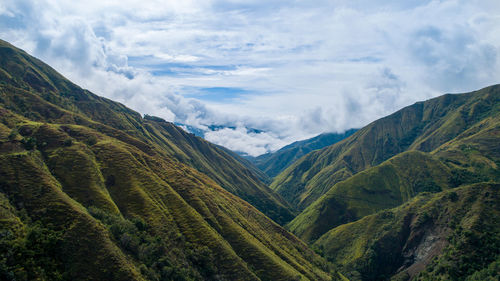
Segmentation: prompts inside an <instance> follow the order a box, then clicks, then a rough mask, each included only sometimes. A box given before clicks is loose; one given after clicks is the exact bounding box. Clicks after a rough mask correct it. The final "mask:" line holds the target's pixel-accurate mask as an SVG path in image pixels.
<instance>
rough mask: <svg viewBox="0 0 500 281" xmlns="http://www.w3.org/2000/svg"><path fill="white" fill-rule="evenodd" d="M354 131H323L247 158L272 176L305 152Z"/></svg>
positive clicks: (323, 145) (330, 143)
mask: <svg viewBox="0 0 500 281" xmlns="http://www.w3.org/2000/svg"><path fill="white" fill-rule="evenodd" d="M354 132H356V129H350V130H347V131H345V132H343V133H324V134H321V135H319V136H316V137H314V138H310V139H306V140H302V141H296V142H294V143H291V144H289V145H287V146H285V147H283V148H281V149H279V150H278V151H275V152H272V153H267V154H263V155H260V156H257V157H248V159H249V160H250V161H251V162H252V163H254V164H255V166H257V167H258V168H259V169H261V170H262V171H263V172H264V173H266V174H267V175H268V176H269V177H271V178H273V177H275V176H276V175H278V174H279V173H281V172H282V171H283V170H285V169H286V168H288V167H289V166H290V165H292V164H293V163H294V162H295V161H297V160H298V159H300V158H301V157H302V156H304V155H306V154H307V153H309V152H311V151H313V150H317V149H321V148H323V147H326V146H329V145H332V144H334V143H336V142H339V141H341V140H343V139H345V138H347V137H349V136H350V135H352V134H354Z"/></svg>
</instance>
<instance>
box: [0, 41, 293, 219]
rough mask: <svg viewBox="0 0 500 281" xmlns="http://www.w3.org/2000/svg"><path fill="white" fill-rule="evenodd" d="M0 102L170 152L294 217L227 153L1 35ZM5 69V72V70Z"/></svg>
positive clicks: (269, 210)
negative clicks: (96, 89) (82, 83)
mask: <svg viewBox="0 0 500 281" xmlns="http://www.w3.org/2000/svg"><path fill="white" fill-rule="evenodd" d="M0 69H1V70H2V73H5V75H1V74H0V86H1V87H0V102H1V103H2V104H3V105H4V107H5V108H7V109H10V110H12V111H13V112H16V113H19V114H20V115H22V116H24V117H26V118H28V119H29V120H33V121H38V122H50V123H61V124H78V125H83V126H87V127H91V128H93V129H96V130H98V131H100V132H102V133H104V134H107V135H110V136H113V137H115V138H117V139H120V140H122V141H125V142H127V143H130V144H133V145H134V146H136V147H140V149H142V150H143V151H146V150H149V151H151V152H152V151H154V152H155V153H159V154H163V155H165V156H168V157H174V158H176V159H177V160H179V161H181V162H182V163H184V164H186V165H189V166H191V167H193V168H195V169H196V170H198V171H200V172H202V173H204V174H206V175H208V176H209V177H211V178H212V179H213V180H215V181H216V182H217V183H218V184H219V185H220V186H222V187H223V188H225V189H226V190H228V191H229V192H231V193H233V194H235V195H237V196H239V197H241V198H243V199H244V200H246V201H248V202H250V203H251V204H252V205H254V206H256V207H257V208H258V209H259V210H260V211H262V212H264V213H265V214H266V215H268V216H269V217H271V218H272V219H274V220H275V221H277V222H278V223H280V224H283V223H286V222H288V221H290V220H291V219H292V218H293V212H292V211H291V210H290V207H289V205H288V203H287V202H286V201H284V200H283V199H282V198H281V197H280V196H279V195H277V194H276V193H274V192H272V191H271V190H270V189H269V188H268V187H267V185H266V184H264V183H263V182H262V181H261V180H260V179H259V178H261V177H260V175H258V174H257V173H256V172H255V171H252V170H251V169H248V168H247V167H245V166H244V165H243V164H242V163H240V162H239V161H237V160H236V159H235V158H234V157H233V156H232V155H231V154H230V153H227V152H226V151H225V150H223V149H221V148H219V147H217V146H216V145H213V144H211V143H208V142H206V141H204V140H203V139H201V138H199V137H196V136H194V135H192V134H189V133H186V132H185V131H183V130H182V129H181V128H179V127H177V126H175V125H173V124H172V123H169V122H165V121H163V120H162V119H160V118H152V117H149V118H142V117H141V116H140V114H139V113H137V112H135V111H133V110H131V109H129V108H127V107H125V106H124V105H122V104H120V103H117V102H114V101H111V100H109V99H106V98H102V97H99V96H97V95H94V94H93V93H90V92H89V91H86V90H83V89H81V88H80V87H78V86H77V85H75V84H73V83H71V82H70V81H68V80H67V79H65V78H64V77H62V76H61V75H60V74H59V73H57V72H56V71H55V70H54V69H52V68H51V67H50V66H48V65H46V64H44V63H43V62H41V61H39V60H38V59H36V58H33V57H31V56H30V55H28V54H26V53H25V52H23V51H22V50H19V49H16V48H15V47H13V46H12V45H10V44H8V43H7V42H4V41H0ZM7 74H8V75H7Z"/></svg>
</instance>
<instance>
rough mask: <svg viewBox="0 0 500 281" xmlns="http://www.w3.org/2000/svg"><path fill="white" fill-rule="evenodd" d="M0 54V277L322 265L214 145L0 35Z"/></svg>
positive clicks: (107, 276) (314, 274)
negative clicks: (101, 92)
mask: <svg viewBox="0 0 500 281" xmlns="http://www.w3.org/2000/svg"><path fill="white" fill-rule="evenodd" d="M0 68H1V71H0V72H1V73H0V204H1V207H2V208H1V209H0V226H1V229H0V233H2V236H1V237H2V239H1V240H0V247H2V249H4V248H9V249H11V250H12V251H5V252H4V251H2V253H1V254H0V255H1V256H0V274H2V275H1V279H7V280H32V279H40V280H49V279H50V280H330V279H331V278H330V276H329V273H327V272H328V268H327V266H326V264H325V262H324V260H323V259H321V258H320V257H319V256H318V255H317V254H315V253H314V252H313V251H311V250H310V249H309V248H308V247H307V245H306V244H304V243H303V242H302V241H300V240H299V239H298V238H296V237H295V236H293V235H292V234H290V233H288V232H287V231H286V230H284V229H283V228H282V227H281V226H279V225H278V224H277V223H275V222H274V221H273V220H271V219H269V218H268V217H266V216H265V215H264V214H263V213H262V212H261V211H259V210H258V209H256V208H255V207H254V206H252V205H250V204H249V203H248V202H250V203H252V204H255V205H256V206H257V207H258V208H259V209H260V210H262V211H264V212H266V213H267V214H269V216H271V217H273V218H274V219H275V220H276V221H280V222H286V221H287V220H289V219H290V218H291V217H292V214H291V212H290V211H289V209H288V207H287V203H286V202H284V201H283V200H282V199H281V198H280V197H279V196H276V195H275V194H274V193H273V192H272V191H271V190H269V189H268V188H267V187H266V186H265V185H264V184H262V183H261V182H260V181H259V180H258V177H257V176H256V175H255V174H254V173H253V172H251V171H250V170H248V169H246V168H245V167H243V166H242V165H241V164H239V163H238V162H237V161H236V160H234V159H233V158H232V157H231V156H230V155H229V154H227V153H226V152H224V151H223V150H221V149H219V148H217V147H216V146H213V145H211V144H209V143H208V142H205V141H203V140H201V139H199V138H196V137H194V136H192V135H189V134H187V133H185V132H184V131H182V130H181V129H179V128H177V127H175V126H173V125H172V124H170V123H168V122H164V121H162V120H156V119H151V118H149V119H144V118H142V117H141V116H140V115H139V114H137V113H136V112H134V111H132V110H130V109H128V108H126V107H125V106H123V105H121V104H119V103H116V102H113V101H110V100H107V99H104V98H101V97H98V96H96V95H93V94H92V93H90V92H88V91H85V90H82V89H81V88H79V87H78V86H76V85H74V84H72V83H71V82H69V81H67V80H66V79H64V78H63V77H62V76H61V75H59V74H58V73H57V72H55V71H54V70H53V69H51V68H50V67H48V66H47V65H45V64H43V63H42V62H40V61H39V60H37V59H35V58H33V57H31V56H29V55H28V54H26V53H24V52H23V51H21V50H18V49H16V48H14V47H13V46H11V45H9V44H8V43H5V42H0ZM235 194H236V195H239V196H241V197H242V198H244V199H245V200H246V201H244V200H242V199H240V198H239V197H237V196H236V195H235ZM247 201H248V202H247ZM31 233H34V234H31ZM40 237H42V238H40ZM44 237H46V238H47V239H45V238H44ZM27 249H28V250H29V249H31V252H30V251H27ZM19 257H22V259H23V260H25V261H26V262H23V263H21V262H19V260H20V258H19ZM30 274H31V275H30Z"/></svg>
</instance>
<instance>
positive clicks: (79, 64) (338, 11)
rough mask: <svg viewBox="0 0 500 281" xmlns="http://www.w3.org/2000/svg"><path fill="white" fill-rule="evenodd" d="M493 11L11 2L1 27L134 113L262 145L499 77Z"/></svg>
mask: <svg viewBox="0 0 500 281" xmlns="http://www.w3.org/2000/svg"><path fill="white" fill-rule="evenodd" d="M499 14H500V3H499V2H498V1H494V0H491V1H479V0H471V1H465V0H448V1H416V0H414V1H362V0H356V1H347V0H336V1H314V2H311V1H293V2H290V1H272V2H269V1H263V0H253V1H235V0H232V1H219V0H212V1H195V0H191V1H159V0H158V1H149V2H148V3H147V4H145V3H144V2H143V1H132V0H126V1H125V0H121V1H97V0H92V1H83V2H82V1H55V0H46V1H43V0H42V1H28V0H5V1H2V3H0V36H1V37H2V39H5V40H7V41H9V42H11V43H13V44H15V45H17V46H19V47H21V48H23V49H25V50H27V51H28V52H30V53H32V54H34V55H35V56H37V57H40V58H41V59H43V60H44V61H46V62H47V63H49V64H50V65H52V66H54V67H55V68H56V69H57V70H59V71H60V72H62V73H63V74H64V75H65V76H67V77H68V78H70V79H71V80H73V81H74V82H76V83H77V84H79V85H81V86H83V87H85V88H88V89H90V90H92V91H93V92H95V93H96V94H100V95H104V96H106V97H109V98H112V99H115V100H118V101H120V102H123V103H125V104H126V105H128V106H130V107H132V108H133V109H135V110H138V111H139V112H141V113H147V114H153V115H157V116H160V117H163V118H165V119H167V120H171V121H174V120H175V121H178V122H182V123H186V124H188V125H192V126H196V127H200V128H206V125H210V124H223V125H231V126H235V127H236V129H229V128H227V129H223V130H219V131H215V132H210V133H208V134H207V136H206V137H207V139H209V140H211V141H213V142H215V143H218V144H222V145H225V146H227V147H229V148H231V149H235V150H241V151H244V152H247V153H249V154H258V153H263V152H266V151H268V150H275V149H277V148H279V146H281V145H284V144H286V143H287V142H291V141H294V140H297V139H302V138H306V137H310V136H312V135H314V134H318V133H321V132H324V131H342V130H345V129H348V128H351V127H360V126H363V125H365V124H367V123H368V122H370V121H373V120H374V119H376V118H379V117H382V116H384V115H386V114H389V113H391V112H393V111H395V110H397V109H399V108H401V107H403V106H405V105H409V104H411V103H413V102H415V101H418V100H422V99H427V98H430V97H433V96H436V95H439V94H442V93H444V92H465V91H470V90H474V89H478V88H480V87H483V86H487V85H489V84H494V83H498V82H499V78H500V75H499V70H500V59H499V55H498V54H499V51H500V38H499V37H498V34H500V16H498V15H499ZM158 71H163V72H162V74H161V75H160V74H158V73H157V72H158ZM206 88H231V89H241V92H243V94H239V95H237V96H234V97H233V98H227V96H224V98H220V99H218V98H217V97H216V98H210V99H207V97H208V96H207V95H208V94H212V93H208V94H207V95H195V93H196V92H199V91H202V90H203V89H206ZM193 96H195V97H198V98H200V99H205V100H204V101H200V100H196V99H193V98H188V97H193ZM235 124H237V125H238V126H236V125H235ZM245 128H255V129H259V130H262V131H264V133H260V134H258V133H252V131H247V130H246V129H245Z"/></svg>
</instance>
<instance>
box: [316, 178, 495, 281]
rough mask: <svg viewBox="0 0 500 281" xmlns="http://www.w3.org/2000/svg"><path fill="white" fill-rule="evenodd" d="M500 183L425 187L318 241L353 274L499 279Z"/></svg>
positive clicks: (365, 276)
mask: <svg viewBox="0 0 500 281" xmlns="http://www.w3.org/2000/svg"><path fill="white" fill-rule="evenodd" d="M499 217H500V185H499V184H493V183H480V184H473V185H466V186H462V187H459V188H456V189H453V190H448V191H443V192H440V193H437V194H436V193H422V194H420V195H419V196H417V197H416V198H414V199H412V200H410V201H408V202H407V203H405V204H403V205H401V206H399V207H397V208H394V209H389V210H385V211H382V212H378V213H376V214H373V215H369V216H366V217H364V218H362V219H360V220H358V221H356V222H353V223H348V224H344V225H341V226H338V227H336V228H334V229H332V230H330V231H329V232H327V233H326V234H324V235H323V236H321V238H320V239H318V240H317V241H316V242H315V243H314V246H315V247H316V248H318V249H319V251H321V252H323V254H324V255H325V256H326V257H328V259H329V260H330V261H331V262H333V263H335V264H336V265H338V267H339V270H340V272H342V273H343V275H345V276H347V277H348V278H349V280H388V279H391V280H498V276H499V275H498V274H499V269H500V224H498V218H499Z"/></svg>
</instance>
